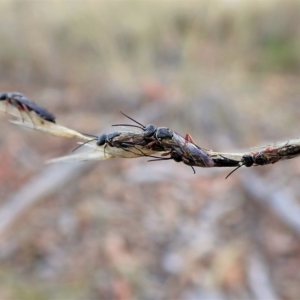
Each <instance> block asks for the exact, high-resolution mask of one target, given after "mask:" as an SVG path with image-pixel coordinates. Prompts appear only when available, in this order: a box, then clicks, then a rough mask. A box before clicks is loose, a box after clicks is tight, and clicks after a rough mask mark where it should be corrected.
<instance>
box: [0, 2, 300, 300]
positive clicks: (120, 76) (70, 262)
mask: <svg viewBox="0 0 300 300" xmlns="http://www.w3.org/2000/svg"><path fill="white" fill-rule="evenodd" d="M299 6H300V5H299V2H295V1H191V2H183V1H182V2H180V1H176V2H171V1H165V2H163V3H161V2H140V1H131V2H127V1H125V2H110V3H109V2H102V1H101V2H90V1H78V2H69V1H66V2H61V1H53V2H50V1H49V2H47V1H35V2H27V1H7V2H4V1H3V2H0V13H1V19H0V40H1V47H0V65H1V68H0V79H1V80H0V90H1V91H19V92H22V93H24V94H25V95H27V96H28V97H29V98H32V99H34V100H35V101H37V102H38V103H40V104H41V105H43V106H45V107H47V108H48V109H49V110H50V111H53V112H54V113H55V114H56V115H57V120H58V122H59V123H61V124H63V125H66V126H68V127H71V128H74V129H77V130H80V131H82V132H87V133H97V132H103V131H105V130H106V131H107V130H113V129H110V128H109V127H108V126H109V125H110V124H113V123H117V122H118V121H120V120H121V116H120V114H119V111H120V110H123V111H125V112H126V113H128V114H130V115H131V116H132V117H136V118H137V119H138V120H139V121H140V122H143V123H145V124H147V123H148V122H150V121H151V122H155V123H156V124H157V125H165V126H169V127H170V128H171V129H173V130H175V131H177V132H179V133H181V134H184V133H186V132H190V133H191V134H192V135H193V137H194V139H195V140H196V141H197V143H198V144H199V145H200V146H203V147H204V148H212V149H214V150H216V151H217V150H222V151H225V150H226V151H229V150H240V149H242V148H249V147H254V146H259V145H264V144H267V143H269V142H273V141H279V140H285V139H288V138H294V137H299V133H298V131H299V127H300V124H299V113H300V105H299V103H300V102H299V100H300V85H299V71H300V51H299V46H300V45H299V43H300V27H299V17H300V16H299V13H300V10H299V8H300V7H299ZM8 119H9V117H8V116H6V115H5V114H2V115H0V122H1V128H2V130H1V132H0V155H1V168H0V182H1V189H0V200H1V206H0V217H1V218H0V237H1V243H0V299H5V300H10V299H12V300H14V299H28V300H29V299H30V300H34V299H38V300H43V299H51V300H55V299H57V300H58V299H59V300H60V299H119V300H127V299H185V300H194V299H205V300H207V299H221V300H223V299H285V300H296V299H299V295H300V286H299V280H300V273H299V270H300V224H299V222H300V221H299V220H300V213H299V206H300V200H299V199H300V190H299V186H298V180H299V178H298V177H297V176H299V175H300V160H299V159H294V160H292V161H286V162H283V163H278V164H276V165H273V166H267V167H256V168H254V167H253V168H250V169H246V168H242V169H240V170H239V171H238V172H236V173H234V174H233V175H232V176H231V177H229V179H227V180H224V178H225V176H226V174H227V173H228V170H220V169H216V170H205V169H197V174H196V175H193V174H192V170H191V169H190V168H188V167H187V166H185V165H183V164H176V163H175V162H160V163H147V160H146V159H143V158H141V159H133V160H124V159H123V160H122V159H114V160H111V161H104V162H99V163H98V162H97V163H95V164H79V165H76V167H74V169H72V168H73V166H70V165H67V164H65V165H57V166H51V167H49V166H45V165H44V161H45V160H47V159H49V158H52V157H55V156H59V155H65V154H66V153H68V152H70V151H71V150H72V148H74V146H75V145H74V143H73V141H65V140H61V139H59V138H55V137H51V136H46V135H43V134H41V133H38V132H34V131H26V130H23V129H20V128H17V127H15V126H14V125H11V124H9V123H8V122H7V120H8ZM123 121H124V119H123ZM59 176H60V177H59ZM58 177H59V179H58ZM43 178H46V180H44V181H43V180H41V179H43ZM57 181H59V182H57ZM45 182H46V183H47V182H48V183H53V186H52V187H49V188H48V189H47V188H46V187H47V184H46V183H45ZM56 182H57V183H56ZM45 189H47V194H45V193H44V192H45V191H44V190H45ZM39 190H41V191H42V192H41V193H40V194H39V195H37V194H36V193H37V191H39ZM43 191H44V192H43ZM22 203H23V204H24V203H25V204H24V206H23V207H21V209H20V211H19V213H18V214H17V215H16V214H15V212H16V209H17V208H18V206H17V205H22ZM10 204H11V205H10ZM4 209H8V211H7V212H6V211H4ZM4 220H6V221H7V223H5V224H4V223H3V222H4ZM1 222H2V223H1Z"/></svg>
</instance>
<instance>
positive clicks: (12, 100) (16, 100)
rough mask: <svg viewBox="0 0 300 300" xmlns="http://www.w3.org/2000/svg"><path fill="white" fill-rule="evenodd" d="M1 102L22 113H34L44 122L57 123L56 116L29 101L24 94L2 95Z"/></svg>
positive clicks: (0, 96)
mask: <svg viewBox="0 0 300 300" xmlns="http://www.w3.org/2000/svg"><path fill="white" fill-rule="evenodd" d="M0 101H6V103H7V104H10V105H13V106H14V107H16V108H17V109H18V110H19V111H20V112H23V111H25V112H27V113H28V112H30V111H34V112H35V113H36V114H37V115H38V116H39V117H40V118H42V119H43V120H46V121H49V122H52V123H55V116H54V115H53V114H52V113H50V112H49V111H47V110H46V109H45V108H43V107H41V106H39V105H38V104H36V103H34V102H32V101H30V100H29V99H27V98H26V97H25V96H24V95H23V94H20V93H17V92H13V93H1V94H0Z"/></svg>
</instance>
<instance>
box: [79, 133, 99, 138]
mask: <svg viewBox="0 0 300 300" xmlns="http://www.w3.org/2000/svg"><path fill="white" fill-rule="evenodd" d="M80 133H81V134H83V135H86V136H90V137H93V138H97V135H94V134H89V133H85V132H80Z"/></svg>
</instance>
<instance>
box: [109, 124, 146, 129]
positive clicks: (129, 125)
mask: <svg viewBox="0 0 300 300" xmlns="http://www.w3.org/2000/svg"><path fill="white" fill-rule="evenodd" d="M111 126H112V127H114V126H126V127H136V128H139V129H145V126H144V127H141V126H138V125H132V124H114V125H111Z"/></svg>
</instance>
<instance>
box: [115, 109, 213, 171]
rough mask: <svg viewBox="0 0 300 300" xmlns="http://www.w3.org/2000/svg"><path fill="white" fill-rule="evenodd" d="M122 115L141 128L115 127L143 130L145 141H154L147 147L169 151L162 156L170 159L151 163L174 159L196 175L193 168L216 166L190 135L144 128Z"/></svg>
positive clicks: (153, 126)
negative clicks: (156, 146) (156, 147)
mask: <svg viewBox="0 0 300 300" xmlns="http://www.w3.org/2000/svg"><path fill="white" fill-rule="evenodd" d="M121 113H122V114H123V115H124V116H126V117H127V118H128V119H130V120H132V121H133V122H135V123H137V124H138V125H139V126H138V125H128V124H116V125H113V126H131V127H137V128H140V129H142V130H143V132H142V134H143V136H144V137H145V139H147V138H151V140H152V141H150V142H149V144H148V145H147V147H151V149H153V146H155V145H159V146H160V147H161V148H162V149H163V150H164V151H168V152H167V153H164V154H162V156H166V155H170V157H159V158H157V159H154V160H150V161H158V160H169V159H173V160H174V161H176V162H183V163H185V164H186V165H188V166H190V167H192V169H193V171H194V173H195V169H194V168H193V166H199V167H213V166H214V162H213V160H212V158H211V157H210V156H209V155H208V154H207V153H206V152H205V151H204V149H202V148H200V147H199V146H197V145H196V144H194V142H193V140H192V138H191V136H190V135H189V134H187V135H186V137H185V138H184V137H182V136H181V135H179V134H178V133H176V132H173V131H171V130H169V128H166V127H156V126H155V125H152V124H150V125H147V126H144V125H143V124H141V123H139V122H137V121H136V120H134V119H133V118H131V117H129V116H127V115H126V114H124V113H123V112H121Z"/></svg>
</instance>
